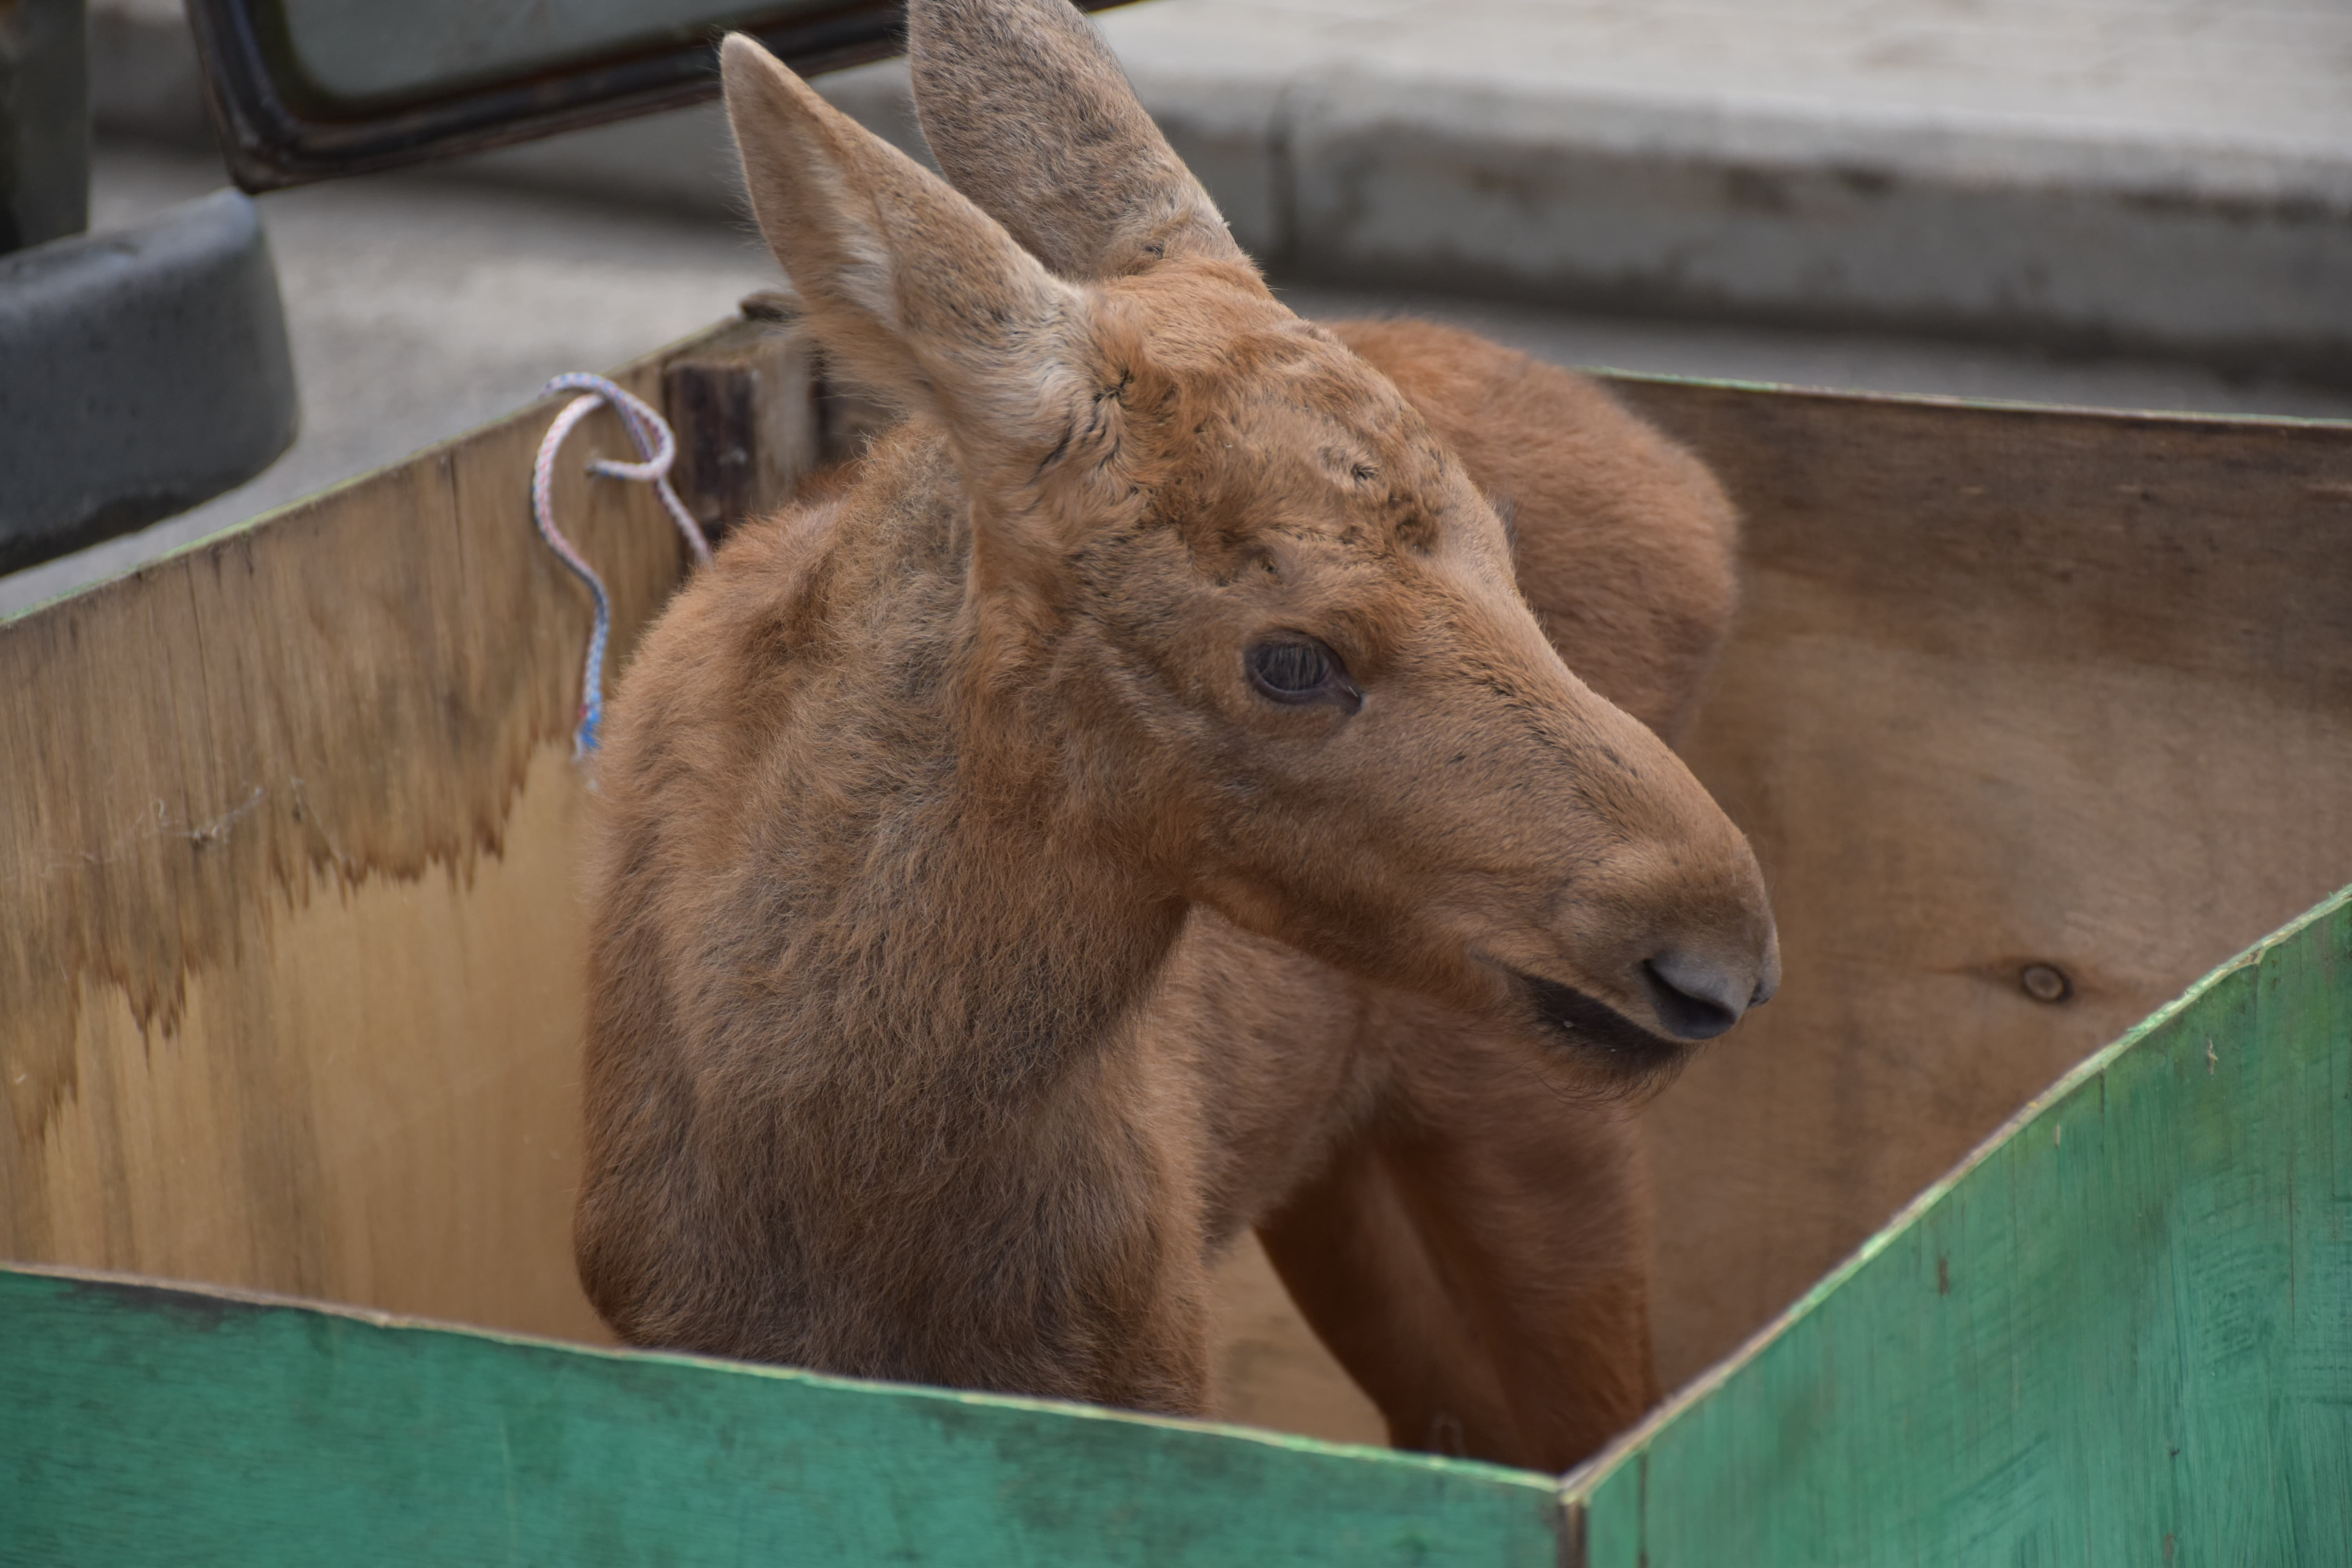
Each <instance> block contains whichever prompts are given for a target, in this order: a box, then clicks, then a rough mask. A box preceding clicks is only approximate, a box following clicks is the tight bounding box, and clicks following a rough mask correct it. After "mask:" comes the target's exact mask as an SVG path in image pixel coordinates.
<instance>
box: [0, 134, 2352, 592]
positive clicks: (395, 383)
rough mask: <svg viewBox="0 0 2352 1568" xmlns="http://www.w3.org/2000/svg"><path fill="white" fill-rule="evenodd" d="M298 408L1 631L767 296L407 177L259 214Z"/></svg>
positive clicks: (1659, 351)
mask: <svg viewBox="0 0 2352 1568" xmlns="http://www.w3.org/2000/svg"><path fill="white" fill-rule="evenodd" d="M222 183H223V181H222V177H221V174H220V172H219V168H218V165H217V164H216V163H213V162H212V161H211V160H209V159H208V158H205V157H203V156H200V155H193V154H186V153H169V152H162V151H156V150H152V149H144V148H133V147H127V146H118V147H107V148H101V149H100V153H99V155H98V157H97V159H96V172H95V178H94V181H93V190H92V197H93V200H92V226H93V227H94V228H99V229H104V228H108V227H112V226H121V225H122V224H124V223H127V222H130V221H131V220H133V219H135V218H136V217H138V216H141V215H142V214H145V213H148V212H152V211H153V210H155V209H156V208H158V207H161V206H163V205H169V204H170V203H173V202H175V201H180V200H184V199H186V198H188V197H191V196H194V195H202V194H204V193H205V192H206V191H208V190H211V189H214V188H215V187H216V186H218V185H219V184H222ZM261 206H262V212H263V216H264V221H265V223H266V225H267V226H268V233H269V240H270V245H271V247H272V249H273V251H274V253H275V256H276V258H277V264H278V275H279V280H280V283H281V286H282V289H283V292H284V295H285V300H286V310H287V316H288V321H289V327H290V330H291V336H292V341H293V350H294V359H295V371H296V374H297V376H298V378H299V383H300V386H301V394H302V404H303V424H302V434H301V437H300V438H299V440H298V441H297V442H296V443H295V445H294V447H293V448H292V449H291V450H290V451H289V452H288V453H287V455H286V456H285V457H284V458H280V459H279V460H278V463H277V464H276V465H275V466H274V467H272V468H270V469H269V470H268V472H266V473H264V474H263V475H261V476H260V477H259V478H258V479H254V480H253V481H251V482H250V483H248V484H247V485H245V486H243V487H241V488H240V489H236V490H233V491H231V492H229V493H228V494H227V495H225V496H222V497H220V498H218V499H216V500H213V501H211V502H209V503H208V504H206V505H205V506H203V507H199V508H197V509H196V510H194V511H190V512H186V513H184V514H182V515H181V516H179V517H176V518H172V519H169V520H167V521H163V522H161V523H158V524H156V525H154V526H153V527H152V528H149V529H146V530H144V531H141V532H139V533H136V534H131V535H128V536H125V537H123V538H121V539H117V540H112V541H110V542H107V543H104V544H100V545H98V546H95V547H93V548H91V549H89V550H86V551H83V552H79V554H76V555H72V556H68V557H64V558H62V559H60V560H58V561H53V562H49V563H44V564H43V565H40V566H37V567H35V568H32V569H30V570H28V571H26V572H21V573H18V574H16V575H14V576H12V577H8V578H5V579H0V615H6V614H10V613H13V612H16V611H19V610H22V609H24V608H26V607H28V606H30V605H37V604H40V603H42V602H45V601H47V600H48V599H51V598H55V597H57V596H58V595H63V594H67V593H70V592H72V591H73V590H74V589H75V588H77V587H79V586H82V585H85V584H89V583H93V582H98V581H101V580H103V579H105V578H107V577H111V576H115V575H119V574H121V573H123V572H125V571H128V570H131V568H133V567H135V566H136V565H138V564H139V563H141V562H142V561H146V560H150V559H152V558H153V557H154V556H156V555H158V554H161V553H163V552H168V551H171V550H173V549H176V548H178V547H180V546H182V545H184V544H185V543H187V542H192V541H194V540H197V539H201V538H203V537H205V536H206V535H208V534H210V533H213V532H215V531H219V530H221V529H224V528H227V527H231V526H233V525H235V524H237V523H239V522H242V521H245V520H247V519H248V518H251V517H253V516H255V515H257V514H258V513H260V512H263V511H267V510H270V509H272V508H274V507H277V506H280V505H283V504H284V503H286V502H288V501H290V500H295V499H297V498H299V497H300V496H303V495H307V494H309V493H310V492H311V491H313V490H316V489H320V488H322V487H324V486H327V485H330V484H333V483H335V482H337V481H339V480H341V479H348V478H351V477H352V476H354V475H357V474H360V473H363V472H365V471H367V470H368V469H370V468H375V467H377V466H380V465H382V464H383V463H387V462H390V461H392V460H394V459H395V458H400V457H402V456H404V455H405V454H406V453H408V452H411V451H414V450H415V449H416V448H417V447H422V446H425V445H427V444H429V443H431V442H434V441H437V440H441V439H444V438H446V437H450V436H454V435H457V434H459V433H460V432H462V431H464V430H466V429H467V428H470V427H471V426H475V425H478V424H480V423H482V422H484V421H486V420H488V419H490V418H493V417H495V416H498V415H500V414H502V413H505V412H506V411H508V410H509V409H511V408H513V407H515V406H517V405H520V404H522V403H525V402H528V401H529V400H530V398H532V397H533V396H534V395H536V393H537V391H538V389H539V387H540V385H541V384H542V383H544V382H545V381H546V380H547V378H548V377H550V376H551V375H554V374H558V373H560V372H562V371H567V370H602V369H606V368H609V367H611V366H613V365H615V364H618V363H621V362H623V361H625V360H628V359H631V358H633V357H635V356H636V355H638V354H640V353H645V352H646V351H648V350H650V349H653V348H656V347H657V346H659V345H660V344H662V343H664V342H668V341H671V340H673V339H676V338H678V337H682V336H684V335H686V334H687V333H688V332H691V331H694V330H696V329H697V328H698V327H701V326H703V325H705V324H706V323H708V322H709V321H715V320H717V319H719V318H720V317H722V316H725V315H727V314H729V313H730V312H731V311H732V310H733V309H734V306H735V302H736V300H738V299H740V297H741V296H742V295H743V294H745V293H747V292H749V291H751V289H759V288H767V287H772V286H774V285H775V284H776V282H777V281H778V276H779V275H778V273H777V271H776V268H775V265H774V263H773V262H772V260H771V259H770V258H769V257H768V256H767V254H766V251H765V250H764V248H763V247H761V246H760V245H759V243H758V242H757V240H756V238H755V237H753V235H752V234H751V230H750V228H749V227H748V226H729V225H724V224H719V223H713V222H708V221H700V220H697V219H694V218H691V217H686V216H670V215H665V214H658V213H649V212H646V211H645V210H643V209H638V208H632V207H628V206H625V205H604V204H597V203H593V202H587V201H582V200H575V199H572V198H568V197H564V196H561V195H549V194H544V193H539V192H532V191H523V190H513V189H503V188H499V187H495V186H486V185H483V184H474V183H469V182H464V181H458V180H449V179H435V178H431V177H425V176H413V175H412V176H376V177H373V178H367V179H360V180H352V181H346V182H343V183H341V184H325V185H316V186H310V187H306V188H303V189H299V190H294V191H286V192H278V193H275V194H272V195H268V196H265V197H263V198H262V199H261ZM1285 297H1286V299H1288V300H1290V301H1291V303H1292V304H1293V305H1294V306H1295V307H1296V308H1297V309H1298V310H1301V311H1302V312H1304V313H1306V314H1309V315H1322V316H1339V315H1351V314H1378V313H1389V312H1407V311H1409V312H1415V313H1421V314H1426V315H1431V316H1436V317H1441V318H1444V319H1447V320H1453V321H1460V322H1462V323H1464V324H1465V325H1467V326H1471V327H1473V328H1475V329H1477V330H1479V331H1485V332H1487V333H1488V334H1490V335H1492V336H1494V337H1496V338H1498V339H1500V340H1502V341H1504V342H1509V343H1512V344H1515V345H1516V346H1517V347H1520V348H1522V349H1524V350H1526V351H1527V352H1528V353H1533V354H1536V355H1538V357H1541V358H1545V359H1549V360H1553V361H1556V362H1558V363H1569V364H1585V365H1603V366H1610V367H1614V368H1618V369H1623V370H1631V371H1640V372H1648V373H1654V374H1675V375H1700V376H1721V377H1728V378H1733V379H1738V380H1748V381H1776V382H1787V383H1794V384H1805V385H1812V386H1827V387H1842V388H1853V389H1859V390H1868V391H1875V392H1892V393H1924V394H1935V395H1949V396H1961V397H1990V398H2011V399H2021V400H2028V401H2038V402H2051V403H2067V404H2078V405H2086V406H2096V407H2132V408H2167V409H2177V410H2187V411H2196V412H2208V413H2239V414H2270V415H2296V416H2314V417H2329V418H2352V393H2346V392H2342V391H2330V390H2326V389H2319V388H2311V387H2305V386H2300V385H2294V384H2244V383H2233V382H2231V381H2229V380H2226V379H2224V378H2222V377H2220V376H2218V375H2215V374H2212V373H2210V372H2208V371H2205V370H2202V369H2200V368H2199V367H2196V366H2193V365H2182V364H2168V363H2150V362H2130V361H2059V360H2053V359H2050V358H2046V357H2043V356H2040V355H2035V354H2029V353H2016V352H2012V351H2008V350H2003V349H2000V348H1996V347H1990V346H1983V345H1974V344H1965V343H1950V342H1933V341H1927V340H1908V339H1899V338H1885V337H1875V336H1866V335H1861V334H1822V333H1806V332H1793V331H1776V330H1766V329H1759V328H1749V327H1738V326H1724V325H1709V324H1692V323H1687V322H1669V321H1642V320H1635V319H1626V318H1607V317H1596V316H1590V315H1578V314H1571V313H1568V312H1562V311H1553V310H1542V309H1538V308H1530V307H1524V306H1507V305H1498V304H1491V303H1482V302H1478V301H1470V300H1454V299H1434V298H1418V297H1412V296H1406V295H1398V294H1366V293H1360V292H1351V291H1347V290H1339V289H1324V288H1297V289H1286V290H1285Z"/></svg>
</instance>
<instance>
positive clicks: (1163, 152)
mask: <svg viewBox="0 0 2352 1568" xmlns="http://www.w3.org/2000/svg"><path fill="white" fill-rule="evenodd" d="M907 55H908V60H909V61H910V62H911V64H912V66H913V70H914V83H915V112H916V114H917V115H918V116H919V118H920V119H921V121H922V123H923V135H924V136H925V137H926V138H927V139H928V140H929V142H930V144H931V152H932V153H933V155H935V156H936V157H937V158H938V159H939V161H940V168H941V169H942V170H944V171H946V173H947V176H948V178H949V179H950V180H952V181H954V182H955V184H956V188H957V189H958V190H961V191H963V192H965V193H966V194H968V195H970V196H971V199H972V200H974V201H976V202H978V203H979V204H980V205H982V207H985V208H986V209H987V210H988V211H989V212H991V213H992V214H994V215H995V216H996V217H997V219H998V220H999V221H1000V222H1002V223H1003V225H1004V226H1005V227H1007V228H1008V229H1010V230H1011V231H1012V232H1013V236H1014V237H1015V238H1017V239H1019V240H1020V241H1021V243H1022V244H1023V245H1024V246H1026V247H1028V248H1029V249H1030V250H1031V251H1032V252H1034V254H1036V255H1037V256H1039V257H1040V258H1043V259H1044V260H1045V264H1046V265H1047V266H1048V267H1051V268H1053V269H1054V270H1055V272H1058V273H1060V274H1061V275H1062V276H1063V277H1065V278H1075V279H1099V278H1113V277H1118V276H1120V275H1122V274H1125V273H1129V272H1137V271H1140V270H1142V269H1143V268H1147V267H1150V266H1151V265H1152V264H1153V263H1155V262H1157V261H1159V260H1160V259H1161V258H1164V257H1179V256H1193V257H1204V258H1214V259H1217V260H1221V261H1234V262H1238V263H1240V264H1241V265H1242V266H1244V267H1247V266H1249V265H1250V262H1249V258H1248V257H1246V256H1244V254H1243V253H1242V248H1241V247H1240V246H1238V245H1235V244H1234V238H1233V236H1232V235H1231V234H1229V233H1227V232H1226V230H1225V220H1224V219H1223V217H1222V216H1219V214H1218V212H1217V207H1216V204H1215V203H1214V202H1212V201H1211V200H1210V199H1209V193H1208V192H1206V191H1204V190H1202V188H1201V183H1200V182H1199V181H1198V180H1195V179H1194V178H1193V177H1192V171H1191V170H1189V169H1187V168H1185V167H1184V164H1183V162H1182V160H1181V159H1179V158H1178V157H1177V156H1176V153H1175V151H1174V150H1173V149H1172V148H1171V147H1170V146H1169V145H1168V139H1167V138H1166V137H1164V136H1162V135H1160V127H1158V126H1157V125H1154V124H1153V123H1152V122H1151V117H1150V115H1148V114H1146V113H1144V112H1143V105H1142V104H1140V103H1139V102H1137V101H1136V97H1135V89H1134V88H1132V87H1130V86H1129V84H1128V80H1127V73H1126V72H1125V71H1123V70H1121V69H1120V68H1119V64H1118V58H1116V57H1115V56H1113V55H1112V54H1111V52H1110V49H1109V47H1108V46H1107V45H1105V44H1104V42H1103V41H1102V36H1101V35H1100V34H1098V33H1097V32H1096V31H1095V28H1094V25H1093V24H1092V23H1090V22H1088V21H1087V19H1086V17H1085V16H1081V15H1079V13H1078V11H1077V10H1076V7H1074V6H1072V5H1070V4H1069V0H910V3H909V4H908V8H907Z"/></svg>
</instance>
